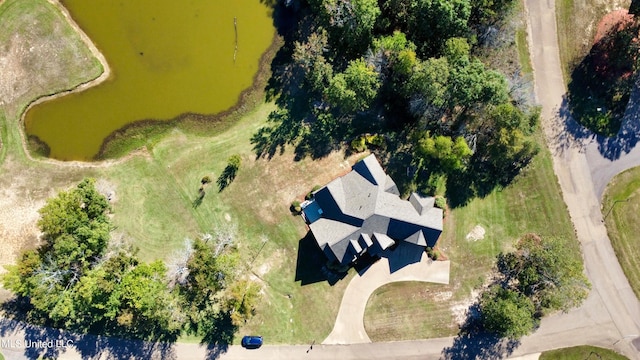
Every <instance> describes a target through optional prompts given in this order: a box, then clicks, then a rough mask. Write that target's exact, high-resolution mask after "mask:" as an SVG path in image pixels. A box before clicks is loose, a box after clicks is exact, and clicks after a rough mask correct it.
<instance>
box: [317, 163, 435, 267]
mask: <svg viewBox="0 0 640 360" xmlns="http://www.w3.org/2000/svg"><path fill="white" fill-rule="evenodd" d="M313 201H314V204H313V206H314V207H315V206H318V207H319V208H320V209H322V211H321V217H320V218H318V219H317V220H315V221H312V222H311V223H310V225H309V227H310V228H311V232H313V235H314V236H315V238H316V241H317V243H318V245H319V246H320V247H321V248H322V249H323V250H325V253H326V254H328V256H330V257H335V259H336V260H338V261H339V262H341V263H343V264H348V263H350V262H352V261H353V260H354V259H356V258H357V256H359V254H360V253H362V252H363V251H365V250H366V249H369V248H371V250H372V251H374V250H379V251H381V250H384V249H387V248H389V247H390V246H393V245H394V244H395V243H397V242H398V241H407V242H410V243H413V244H416V245H420V246H434V245H435V243H436V241H437V240H438V237H439V236H440V233H441V232H442V209H438V208H435V207H433V203H434V199H433V198H422V197H420V196H418V195H417V194H412V195H411V198H410V200H409V201H407V200H403V199H401V198H400V197H399V191H398V188H397V186H396V184H395V183H394V182H393V180H392V179H391V177H389V176H388V175H387V174H386V173H385V172H384V170H383V169H382V166H380V163H378V160H377V159H376V157H375V155H369V156H368V157H366V158H365V159H363V160H362V161H360V162H358V163H356V164H355V165H354V166H353V171H351V172H349V173H348V174H346V175H344V176H342V177H340V178H337V179H335V180H333V181H331V182H330V183H329V184H327V185H326V186H325V187H323V188H321V189H320V190H318V191H317V192H315V194H314V200H313ZM372 238H373V239H372ZM374 248H375V249H374ZM328 250H330V251H328Z"/></svg>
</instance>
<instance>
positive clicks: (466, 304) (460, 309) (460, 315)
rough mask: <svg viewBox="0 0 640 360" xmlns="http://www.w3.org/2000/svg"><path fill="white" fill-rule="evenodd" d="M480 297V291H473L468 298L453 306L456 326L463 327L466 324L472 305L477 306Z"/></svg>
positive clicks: (452, 312)
mask: <svg viewBox="0 0 640 360" xmlns="http://www.w3.org/2000/svg"><path fill="white" fill-rule="evenodd" d="M479 297H480V292H479V291H478V290H472V291H471V295H470V296H469V297H468V298H466V299H464V300H462V301H459V302H456V303H454V304H453V305H452V306H451V315H452V316H453V319H454V321H455V322H456V324H458V325H463V324H464V323H465V321H466V320H467V317H468V315H469V309H470V308H471V305H473V304H475V303H476V302H477V301H478V298H479Z"/></svg>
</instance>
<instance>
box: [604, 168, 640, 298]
mask: <svg viewBox="0 0 640 360" xmlns="http://www.w3.org/2000/svg"><path fill="white" fill-rule="evenodd" d="M638 210H640V167H637V168H633V169H630V170H627V171H625V172H623V173H621V174H618V175H617V176H616V177H614V178H613V180H611V182H610V183H609V185H607V189H606V190H605V193H604V195H603V199H602V214H603V216H606V218H605V224H606V226H607V232H608V233H609V239H611V245H612V246H613V250H614V251H615V253H616V256H617V257H618V261H619V262H620V266H622V270H623V271H624V274H625V275H626V276H627V279H628V280H629V284H631V288H632V289H633V292H634V293H635V294H636V296H637V297H638V298H640V242H639V241H638V233H640V221H639V219H640V218H639V217H638Z"/></svg>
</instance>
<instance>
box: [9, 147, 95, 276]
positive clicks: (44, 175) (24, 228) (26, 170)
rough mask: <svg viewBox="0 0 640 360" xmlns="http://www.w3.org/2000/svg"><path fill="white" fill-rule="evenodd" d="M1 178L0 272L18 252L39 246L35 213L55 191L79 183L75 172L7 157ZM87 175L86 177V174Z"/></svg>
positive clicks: (78, 177) (11, 262)
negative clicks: (24, 162)
mask: <svg viewBox="0 0 640 360" xmlns="http://www.w3.org/2000/svg"><path fill="white" fill-rule="evenodd" d="M0 171H1V173H2V176H0V244H1V245H2V250H1V251H0V273H2V272H4V271H5V270H4V265H8V264H14V263H15V261H16V258H17V256H18V255H19V254H20V252H21V251H23V250H26V249H30V248H34V247H36V246H37V245H38V244H39V236H40V231H39V230H38V227H37V222H38V218H39V217H40V214H39V213H38V210H39V209H40V208H41V207H42V206H43V205H44V204H45V203H46V200H47V199H48V198H50V197H52V196H54V195H55V194H56V193H57V192H58V191H60V190H62V189H65V188H68V187H70V186H72V185H73V184H74V183H76V182H78V181H79V180H80V179H81V178H82V175H83V174H81V173H80V172H79V171H77V170H76V169H65V168H61V169H55V168H50V169H45V168H43V167H42V166H28V165H25V164H23V163H21V162H20V161H16V160H15V159H14V158H13V157H11V156H8V157H7V158H6V159H5V161H4V163H3V164H2V168H1V170H0ZM85 175H86V174H85Z"/></svg>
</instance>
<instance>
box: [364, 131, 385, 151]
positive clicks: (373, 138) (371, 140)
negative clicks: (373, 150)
mask: <svg viewBox="0 0 640 360" xmlns="http://www.w3.org/2000/svg"><path fill="white" fill-rule="evenodd" d="M366 143H367V145H372V146H375V147H379V148H382V147H384V146H385V145H386V144H387V141H386V139H385V138H384V136H382V135H380V134H374V135H367V136H366Z"/></svg>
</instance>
